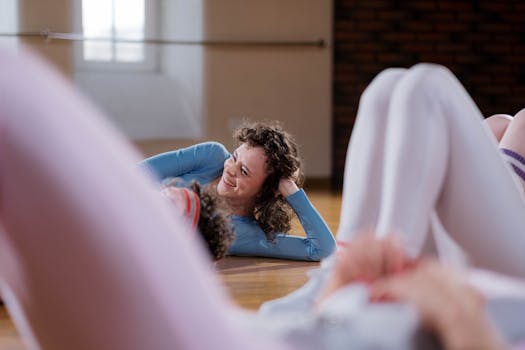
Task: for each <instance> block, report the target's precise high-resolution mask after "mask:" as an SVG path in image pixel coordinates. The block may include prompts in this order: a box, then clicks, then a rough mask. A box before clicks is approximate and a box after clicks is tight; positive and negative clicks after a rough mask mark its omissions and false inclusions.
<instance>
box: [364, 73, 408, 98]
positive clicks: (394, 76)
mask: <svg viewBox="0 0 525 350" xmlns="http://www.w3.org/2000/svg"><path fill="white" fill-rule="evenodd" d="M405 72H406V69H404V68H387V69H385V70H383V71H381V72H380V73H379V74H378V75H376V77H375V78H374V79H373V80H372V82H371V83H370V84H369V85H368V86H367V88H366V89H365V91H363V93H362V94H361V98H360V99H359V105H364V104H371V105H377V104H380V105H383V104H385V103H388V101H389V100H390V96H391V95H392V91H393V89H394V88H395V85H396V83H397V82H398V81H399V79H400V78H401V76H402V75H403V74H404V73H405Z"/></svg>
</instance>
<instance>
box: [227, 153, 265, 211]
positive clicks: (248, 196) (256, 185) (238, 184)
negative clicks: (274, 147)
mask: <svg viewBox="0 0 525 350" xmlns="http://www.w3.org/2000/svg"><path fill="white" fill-rule="evenodd" d="M266 159H267V158H266V154H265V153H264V150H263V149H262V147H258V146H257V147H252V146H250V145H248V144H247V143H243V144H241V146H239V147H238V148H237V149H236V150H235V151H234V152H233V154H232V156H231V157H230V158H228V159H226V161H225V162H224V171H223V172H222V177H221V179H220V181H219V183H218V184H217V193H218V194H219V195H220V196H222V197H224V198H226V199H227V200H228V201H230V202H235V204H237V205H239V204H243V205H246V206H251V205H252V204H253V201H254V199H255V196H256V195H257V194H258V193H259V191H260V190H261V188H262V185H263V183H264V180H265V179H266V175H267V173H266Z"/></svg>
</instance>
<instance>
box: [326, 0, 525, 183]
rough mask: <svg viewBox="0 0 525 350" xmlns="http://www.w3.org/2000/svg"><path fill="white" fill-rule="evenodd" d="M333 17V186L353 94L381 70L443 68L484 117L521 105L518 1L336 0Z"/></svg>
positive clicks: (524, 102) (523, 8) (524, 20)
mask: <svg viewBox="0 0 525 350" xmlns="http://www.w3.org/2000/svg"><path fill="white" fill-rule="evenodd" d="M334 16H335V18H334V79H333V84H334V85H333V106H334V108H333V116H334V117H333V118H334V119H333V142H334V144H333V162H332V164H333V169H332V174H333V179H332V180H333V181H332V182H333V184H334V185H335V186H336V187H338V186H340V185H341V183H342V178H343V177H342V175H343V170H344V161H345V156H346V148H347V145H348V139H349V137H350V134H351V131H352V126H353V123H354V120H355V116H356V112H357V106H358V100H359V96H360V95H361V93H362V91H363V90H364V88H365V87H366V86H367V84H368V83H369V82H370V81H371V80H372V78H373V77H374V76H375V75H376V74H377V73H378V72H380V71H381V70H382V69H384V68H386V67H392V66H399V67H409V66H411V65H413V64H415V63H417V62H422V61H425V62H434V63H440V64H443V65H445V66H447V67H448V68H449V69H451V70H452V71H453V72H454V73H455V74H456V75H457V76H458V77H459V79H460V80H461V81H462V82H463V84H464V85H465V87H466V88H467V90H468V91H469V93H470V94H471V96H472V97H473V99H474V101H475V102H476V103H477V104H478V106H479V108H480V109H481V111H482V113H483V114H484V115H485V116H489V115H491V114H494V113H508V114H514V113H516V112H517V111H518V110H520V109H521V108H524V107H525V1H519V0H515V1H500V2H493V1H465V0H457V1H453V0H450V1H431V0H420V1H417V0H413V1H410V0H406V1H387V0H362V1H358V0H335V5H334Z"/></svg>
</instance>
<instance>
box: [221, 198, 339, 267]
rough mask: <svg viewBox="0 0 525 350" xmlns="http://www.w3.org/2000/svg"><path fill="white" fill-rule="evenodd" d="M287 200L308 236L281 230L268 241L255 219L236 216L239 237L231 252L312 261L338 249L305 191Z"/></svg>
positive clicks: (234, 219)
mask: <svg viewBox="0 0 525 350" xmlns="http://www.w3.org/2000/svg"><path fill="white" fill-rule="evenodd" d="M287 200H288V203H290V205H291V207H292V208H293V210H294V211H295V213H296V214H297V217H298V218H299V221H300V222H301V224H302V225H303V228H304V230H305V232H306V238H305V237H300V236H294V235H287V234H283V233H280V234H277V237H276V238H275V240H274V241H273V242H269V241H268V240H267V239H266V236H265V235H264V232H263V230H262V229H261V227H260V226H259V225H258V224H257V222H256V221H255V220H253V219H251V218H247V217H239V216H234V217H233V223H234V225H235V234H236V238H235V241H234V243H233V245H232V247H231V248H230V250H229V251H228V254H230V255H256V256H264V257H270V258H282V259H293V260H310V261H319V260H321V259H322V258H325V257H327V256H328V255H330V254H331V253H332V252H333V251H334V249H335V239H334V237H333V235H332V233H331V232H330V229H329V228H328V226H327V225H326V223H325V221H324V220H323V218H322V217H321V215H320V214H319V212H318V211H317V210H316V209H315V208H314V206H313V205H312V203H311V202H310V200H309V199H308V197H307V196H306V193H305V192H304V191H303V190H302V189H301V190H299V191H297V192H296V193H294V194H292V195H290V196H288V198H287Z"/></svg>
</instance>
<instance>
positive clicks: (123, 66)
mask: <svg viewBox="0 0 525 350" xmlns="http://www.w3.org/2000/svg"><path fill="white" fill-rule="evenodd" d="M78 2H79V5H80V6H78V5H77V6H76V9H77V10H76V11H78V12H76V13H77V14H78V15H77V16H78V17H77V18H78V23H79V26H78V27H77V30H79V29H80V30H81V32H82V33H83V36H84V38H85V40H84V41H82V42H81V44H80V45H79V46H77V49H76V56H77V67H79V68H81V69H89V70H91V69H97V70H98V69H101V70H107V69H110V70H126V71H153V70H155V61H154V56H155V52H156V48H155V47H153V45H146V44H144V43H143V42H141V41H142V40H144V39H145V38H147V37H154V36H155V34H156V31H155V28H154V25H155V24H156V23H157V22H158V21H156V17H155V16H156V11H155V6H154V3H155V1H146V0H78ZM127 41H129V42H127Z"/></svg>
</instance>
